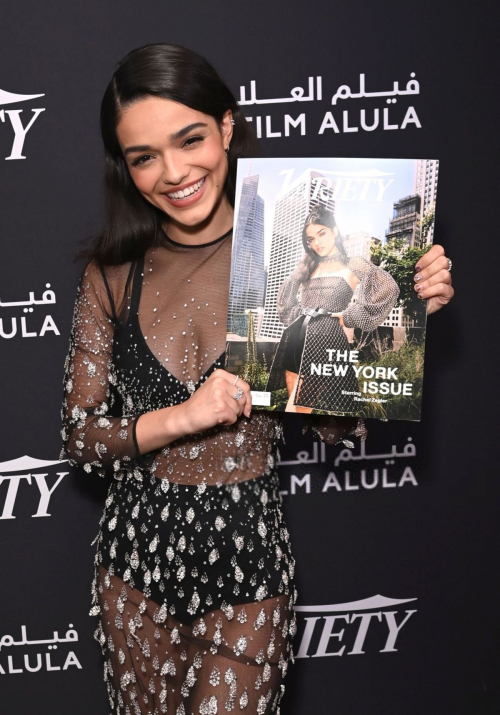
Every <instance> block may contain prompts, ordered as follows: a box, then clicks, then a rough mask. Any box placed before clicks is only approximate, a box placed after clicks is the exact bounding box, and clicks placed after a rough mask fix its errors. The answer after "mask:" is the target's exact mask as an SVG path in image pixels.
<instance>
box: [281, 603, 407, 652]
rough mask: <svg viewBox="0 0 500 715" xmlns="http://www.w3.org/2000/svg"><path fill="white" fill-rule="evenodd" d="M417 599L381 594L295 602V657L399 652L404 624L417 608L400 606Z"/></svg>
mask: <svg viewBox="0 0 500 715" xmlns="http://www.w3.org/2000/svg"><path fill="white" fill-rule="evenodd" d="M416 600H417V599H416V598H387V597H385V596H380V595H379V596H372V597H371V598H365V599H363V600H361V601H350V602H349V603H332V604H330V605H325V606H295V610H296V611H297V615H298V629H299V633H298V635H297V636H296V640H295V643H296V645H295V648H294V650H295V657H296V658H322V657H326V656H334V655H336V656H342V655H364V654H365V653H369V652H372V653H373V652H378V653H395V652H396V651H397V650H398V648H396V643H398V641H399V638H400V635H401V631H402V629H403V627H404V626H405V625H406V624H407V623H408V621H409V620H410V618H411V616H412V615H413V614H414V613H416V612H417V611H416V609H412V610H407V609H403V608H396V606H398V607H399V606H402V605H403V604H405V603H410V602H411V601H416ZM309 613H311V614H316V615H311V616H309V615H307V614H309ZM380 646H382V648H381V647H380Z"/></svg>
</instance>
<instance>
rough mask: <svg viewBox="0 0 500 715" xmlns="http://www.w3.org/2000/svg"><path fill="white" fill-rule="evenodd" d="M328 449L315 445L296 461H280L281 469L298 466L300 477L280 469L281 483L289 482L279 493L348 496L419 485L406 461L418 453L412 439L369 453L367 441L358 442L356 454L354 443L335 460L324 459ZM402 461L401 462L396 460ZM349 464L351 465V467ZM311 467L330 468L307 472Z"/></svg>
mask: <svg viewBox="0 0 500 715" xmlns="http://www.w3.org/2000/svg"><path fill="white" fill-rule="evenodd" d="M327 449H328V447H327V446H326V445H325V443H324V442H319V443H318V442H314V443H313V446H312V452H308V451H307V450H302V451H300V452H297V455H296V458H295V459H287V460H281V461H280V462H279V465H280V466H281V467H295V468H297V467H299V469H300V471H301V472H305V473H301V474H296V473H295V471H298V470H297V469H296V470H295V471H292V472H291V473H288V470H282V472H281V473H282V477H283V478H282V483H283V482H285V483H286V481H287V480H289V483H290V487H289V489H283V490H282V491H281V494H282V495H284V496H286V495H288V494H290V495H292V496H294V495H295V494H312V493H317V492H318V491H321V492H323V493H347V492H359V491H373V490H379V489H400V488H402V487H407V486H413V487H416V486H418V481H417V478H416V476H415V473H414V471H413V468H412V466H411V464H408V461H409V460H411V459H414V458H415V457H416V456H417V450H416V447H415V445H414V444H413V440H412V438H411V437H408V439H407V444H406V445H405V446H404V447H403V448H402V449H399V448H398V447H397V446H396V445H395V444H393V445H392V447H391V449H390V451H388V452H381V453H378V454H376V453H368V452H367V451H366V442H364V441H362V442H360V446H359V453H357V454H356V453H355V451H354V444H352V443H351V444H350V446H349V447H345V448H344V449H341V450H340V452H339V453H338V455H337V456H336V457H335V459H329V458H328V456H327ZM399 460H403V461H401V462H400V461H399ZM351 463H352V464H351ZM312 465H326V466H327V467H333V468H332V469H330V470H329V471H328V472H326V471H325V470H324V469H322V470H314V472H312V471H309V470H310V469H311V466H312Z"/></svg>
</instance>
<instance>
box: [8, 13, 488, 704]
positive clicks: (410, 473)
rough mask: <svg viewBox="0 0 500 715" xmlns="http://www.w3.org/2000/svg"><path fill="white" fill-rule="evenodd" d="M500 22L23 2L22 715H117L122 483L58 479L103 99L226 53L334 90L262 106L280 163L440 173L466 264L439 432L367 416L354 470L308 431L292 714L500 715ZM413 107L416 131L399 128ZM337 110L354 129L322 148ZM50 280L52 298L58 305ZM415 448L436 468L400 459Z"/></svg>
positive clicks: (227, 60) (18, 536)
mask: <svg viewBox="0 0 500 715" xmlns="http://www.w3.org/2000/svg"><path fill="white" fill-rule="evenodd" d="M496 7H497V5H496V3H493V2H489V3H485V2H483V3H479V4H471V3H465V2H460V1H456V2H454V3H448V2H445V1H444V0H434V1H433V2H427V1H425V2H422V1H421V2H416V3H401V2H396V0H387V1H386V2H385V3H380V2H371V1H369V0H364V2H361V1H359V0H354V1H351V2H343V3H340V2H338V0H337V1H335V2H330V3H323V2H320V1H319V0H309V1H308V2H298V1H297V0H288V2H286V3H285V2H281V3H276V2H263V1H262V0H253V2H251V3H240V2H235V1H234V0H233V2H229V0H212V2H209V3H207V2H200V1H199V0H191V2H189V3H173V2H166V1H163V2H158V1H157V0H149V1H148V2H137V0H136V1H135V2H131V1H130V0H123V1H122V2H118V0H105V2H102V1H101V2H96V0H87V1H86V2H85V3H81V4H76V3H67V2H62V0H45V2H43V3H36V2H33V1H32V2H26V1H25V0H16V2H12V3H8V4H7V3H4V5H3V9H2V22H1V27H0V58H1V60H0V68H1V71H0V90H3V92H12V93H16V94H28V95H32V94H43V96H42V97H39V98H35V99H31V100H26V101H20V100H18V101H16V102H12V103H10V104H9V103H7V99H8V97H7V96H6V95H5V94H2V93H0V99H1V100H2V101H0V171H1V177H2V183H1V194H0V207H1V218H2V223H1V231H2V233H1V240H2V244H1V246H2V253H1V255H2V261H1V266H0V303H2V305H1V306H0V318H1V319H2V323H1V331H0V333H1V334H0V348H1V366H2V369H1V372H0V390H1V393H0V395H1V404H0V410H1V412H0V414H1V420H2V423H1V424H2V432H1V434H2V441H1V446H0V475H1V476H0V512H1V513H0V522H1V523H0V534H1V554H2V558H1V578H2V582H1V583H2V587H1V589H0V614H1V620H0V645H1V647H0V702H1V705H0V712H1V713H2V715H14V714H15V715H28V714H30V715H31V714H32V713H35V712H36V713H41V714H42V715H45V714H47V715H48V714H49V713H50V715H59V714H60V715H62V714H63V713H68V712H71V713H72V714H73V715H80V714H82V715H83V713H85V714H87V713H89V712H92V714H93V715H101V714H102V715H104V714H105V713H107V712H108V708H107V702H106V697H105V691H104V685H103V684H102V682H101V679H102V675H101V656H100V652H99V648H98V646H97V644H96V643H95V642H94V641H93V639H92V632H93V627H94V623H93V621H92V619H91V618H90V617H89V616H88V615H87V612H88V608H89V605H90V581H91V577H92V558H93V551H94V547H93V546H91V541H92V539H93V538H94V536H95V534H96V533H97V530H98V520H99V517H100V513H101V509H102V503H103V499H104V494H105V483H104V482H102V481H100V480H99V479H96V478H89V477H88V476H87V475H86V474H84V473H83V472H80V471H78V470H74V469H71V468H69V467H68V466H67V464H64V463H63V464H57V457H58V453H59V449H60V440H59V409H60V401H61V379H62V366H63V361H64V357H65V354H66V350H67V343H68V333H69V327H70V321H71V315H72V306H73V300H74V296H75V289H76V284H77V281H78V278H79V275H80V272H81V269H82V266H81V265H78V264H77V263H74V262H73V257H74V254H75V249H76V248H77V247H78V244H79V242H80V241H81V240H84V239H86V238H88V237H89V236H91V235H92V234H93V233H94V232H95V231H96V230H97V228H98V227H99V217H100V211H101V183H100V180H101V162H102V150H101V145H100V139H99V132H98V112H99V104H100V100H101V96H102V93H103V91H104V88H105V85H106V84H107V81H108V80H109V77H110V75H111V73H112V70H113V67H114V64H115V63H116V62H117V61H118V60H119V59H120V58H121V57H122V56H123V55H124V54H126V53H127V52H128V51H129V50H130V49H132V48H134V47H137V46H140V45H142V44H145V43H148V42H160V41H161V42H164V41H166V42H176V43H179V44H185V45H187V46H189V47H192V48H193V49H195V50H197V51H198V52H200V53H201V54H204V55H205V56H207V57H208V58H209V59H210V60H211V61H212V62H213V64H214V65H215V66H216V67H217V68H218V69H219V71H220V73H221V74H222V76H223V77H224V78H225V79H226V80H227V81H228V83H229V84H230V85H231V87H232V88H233V90H234V92H235V94H236V95H237V96H239V88H240V86H241V85H244V86H245V87H246V91H247V96H248V92H249V86H250V81H252V80H255V81H256V87H257V94H258V96H259V97H260V98H265V97H267V98H270V97H282V98H283V97H286V96H289V93H290V90H291V88H292V87H295V86H297V85H299V86H302V87H306V86H307V78H308V77H309V76H318V75H320V76H322V80H323V98H322V100H321V101H319V100H316V101H314V102H311V103H309V104H302V105H300V107H299V109H295V108H294V106H293V105H292V104H279V103H278V104H271V105H262V106H260V107H259V106H248V107H246V110H247V111H246V113H247V116H251V117H253V118H254V122H256V117H257V116H261V117H263V119H262V126H263V127H264V128H265V126H266V120H265V117H266V116H270V117H271V120H270V122H271V127H272V131H273V132H278V131H281V132H282V134H283V135H282V136H281V137H272V138H269V137H268V138H266V137H265V136H264V137H263V139H262V155H263V156H294V155H295V156H360V157H363V156H366V157H423V158H437V159H439V160H440V179H439V191H438V201H437V221H436V232H435V238H436V241H439V242H441V243H443V244H444V245H445V247H446V249H447V252H448V254H449V255H450V256H452V258H453V262H454V268H453V276H454V281H455V285H456V287H457V289H458V295H457V297H456V299H455V300H454V301H453V303H452V305H451V306H450V307H449V308H447V309H446V310H444V311H442V312H441V313H439V314H438V315H436V316H433V317H432V318H431V319H430V320H429V325H428V342H427V357H426V359H427V362H426V376H425V389H424V404H423V417H422V422H421V423H420V424H415V423H391V424H383V423H371V424H370V425H369V428H370V436H369V441H368V443H367V447H366V452H367V455H366V456H365V458H364V459H359V460H352V457H353V456H359V445H357V446H356V448H355V450H354V452H352V453H351V454H350V459H348V457H349V455H348V454H347V453H344V454H343V456H342V453H341V452H340V448H335V447H328V448H326V450H322V449H321V447H320V446H318V445H315V444H314V443H313V442H312V441H311V439H310V438H309V439H308V438H304V437H302V436H300V435H299V434H297V433H296V430H297V427H296V425H295V423H294V422H293V420H292V421H289V424H288V439H287V444H286V446H285V447H284V448H283V450H282V460H283V461H285V462H292V463H291V464H290V463H289V464H283V465H282V467H281V474H282V480H283V492H284V498H285V506H286V512H287V517H288V522H289V526H290V530H291V532H292V538H293V546H294V550H295V556H296V559H297V562H298V580H299V587H300V595H299V605H300V607H301V608H302V609H304V608H306V609H308V608H309V609H310V610H309V611H308V610H301V611H300V612H299V616H300V617H299V632H298V635H297V640H296V643H295V648H296V651H297V652H298V655H299V656H300V657H298V658H297V660H296V664H295V665H294V666H293V668H292V676H291V678H290V679H289V682H288V688H287V694H286V696H285V700H284V706H283V711H284V712H285V713H287V714H288V713H294V715H295V714H298V715H306V713H311V712H314V713H318V715H322V714H326V713H334V712H335V713H343V714H345V715H347V714H349V715H358V714H359V715H360V714H363V715H365V714H366V715H368V714H370V715H371V714H377V713H391V714H392V713H397V714H398V715H399V713H405V715H413V714H415V715H416V714H418V715H420V714H421V713H426V714H427V715H434V714H437V713H440V714H443V713H453V715H462V714H463V715H466V714H467V715H469V714H472V713H473V714H474V715H475V714H482V713H489V712H498V710H496V708H495V704H496V707H497V708H498V705H499V676H498V672H499V671H498V667H499V665H500V663H499V657H498V646H497V643H498V639H499V637H500V628H499V620H498V615H497V613H498V605H497V600H498V598H497V589H498V585H499V581H500V579H499V574H498V558H497V552H498V546H499V538H498V537H499V529H498V523H497V522H498V496H499V486H498V469H497V461H498V450H495V445H496V443H497V442H498V437H497V432H498V423H497V421H496V412H497V410H496V400H498V391H497V390H496V389H495V388H496V381H497V372H498V371H497V369H496V365H497V352H496V348H497V345H498V338H497V329H496V317H497V315H496V311H495V310H494V304H495V299H496V294H497V280H498V279H497V273H496V267H497V264H498V256H499V254H498V249H497V241H498V235H499V231H498V219H497V216H498V202H497V201H496V191H497V180H498V179H497V164H496V162H495V159H496V157H495V150H496V149H497V147H496V146H495V143H496V141H497V134H498V131H497V127H496V125H497V116H498V102H497V100H496V96H494V95H495V78H496V76H497V72H498V65H496V66H495V65H494V62H495V57H494V53H493V50H492V48H495V47H496V38H495V35H494V30H495V24H496V23H495V17H494V13H495V12H496ZM411 72H415V73H416V78H417V79H418V81H419V83H420V93H419V95H418V96H415V97H410V98H402V99H401V98H399V100H398V103H397V104H396V105H391V106H390V107H389V112H390V123H391V124H396V125H398V127H399V128H398V129H384V128H383V127H382V125H381V126H379V127H378V128H377V129H375V130H374V131H371V132H367V131H363V130H362V129H359V131H357V132H345V131H343V124H342V122H343V112H344V111H348V113H349V115H348V122H349V126H358V127H359V125H360V121H359V113H360V109H361V108H364V109H366V110H367V111H368V110H369V113H371V112H372V111H373V110H374V109H375V108H379V109H380V114H381V116H382V111H383V108H387V104H386V103H385V102H386V100H385V99H384V98H378V99H373V98H371V99H361V100H360V99H357V100H356V99H351V100H345V101H344V103H343V104H342V101H339V102H338V103H337V105H336V106H332V105H331V103H330V100H331V97H332V95H333V94H334V92H335V91H336V90H337V88H338V87H339V86H340V85H343V84H347V85H349V86H350V87H352V88H353V91H355V88H357V86H358V84H359V75H360V74H361V73H364V74H365V75H366V82H367V88H369V89H370V91H385V90H387V89H390V88H391V87H392V86H393V82H394V81H398V82H399V84H400V86H401V87H402V86H404V85H405V84H406V82H407V80H408V79H409V77H410V73H411ZM409 106H413V107H414V111H415V113H416V115H417V116H418V120H419V123H420V125H421V127H420V128H419V127H418V126H417V125H416V124H415V123H410V124H408V126H406V128H404V129H401V124H402V122H403V117H404V116H405V113H406V111H407V109H408V107H409ZM42 108H43V110H44V111H43V112H38V113H37V112H34V111H33V110H35V109H42ZM19 110H22V111H21V113H19ZM329 111H331V112H332V116H333V118H334V119H335V121H336V123H337V126H338V128H339V132H338V133H337V132H335V131H333V130H332V129H330V130H325V131H324V132H323V133H322V134H319V133H318V132H319V128H320V126H321V123H322V120H323V118H324V117H325V114H326V113H327V112H329ZM302 112H304V113H305V114H306V119H305V121H306V132H305V134H304V135H301V133H300V130H299V129H298V128H297V129H293V128H292V129H291V131H290V136H289V137H286V136H284V131H283V126H284V115H285V114H290V116H291V117H292V118H294V119H296V118H297V117H298V115H299V114H300V113H302ZM35 115H37V116H36V119H35V120H34V122H33V124H32V126H31V128H30V129H29V131H28V133H27V134H26V137H25V141H24V146H23V149H22V155H23V156H24V157H25V158H24V159H16V158H12V159H8V157H10V156H11V155H12V153H14V155H15V154H16V152H17V154H19V153H20V150H19V146H20V145H19V141H20V137H19V136H18V144H17V148H15V151H14V152H13V141H14V127H15V126H16V121H17V122H19V121H20V122H21V124H22V126H24V127H26V125H27V124H28V122H29V120H30V119H31V118H32V117H34V116H35ZM370 115H371V114H370ZM17 129H18V135H19V131H20V129H19V126H17ZM264 133H265V132H264ZM47 284H50V290H52V291H53V292H54V294H55V303H50V302H43V298H42V296H43V294H44V291H46V290H48V288H47ZM30 293H33V296H30ZM47 296H49V294H46V297H47ZM32 298H33V299H34V300H38V301H42V302H41V303H38V305H37V304H35V303H33V301H32ZM23 302H24V303H26V305H24V306H22V305H18V306H16V305H12V304H13V303H23ZM5 303H8V304H10V305H4V304H5ZM29 303H31V305H30V306H29V307H27V305H28V304H29ZM47 316H50V318H47ZM43 326H45V327H43ZM14 328H15V329H16V331H17V332H15V334H13V335H12V337H4V336H8V335H9V334H11V333H13V331H14ZM409 439H410V440H411V442H412V444H414V445H415V448H416V456H412V455H410V454H409V453H406V454H405V453H404V452H403V449H404V446H405V445H406V444H407V443H408V440H409ZM298 453H300V454H299V455H298ZM306 453H307V454H306ZM23 455H26V456H25V457H24V459H23V460H21V458H22V457H23ZM297 455H298V456H297ZM16 460H17V461H16ZM43 460H44V461H45V462H44V461H43ZM351 460H352V463H350V462H351ZM46 462H48V464H47V463H46ZM384 470H385V472H384ZM61 475H63V476H61ZM308 475H309V476H308ZM58 480H59V483H58V484H57V486H54V485H55V484H56V483H57V482H58ZM50 490H53V491H52V492H51V493H50V494H49V492H50ZM37 515H38V516H37ZM375 596H380V597H379V598H378V599H377V598H373V597H375ZM382 597H383V598H382ZM367 599H370V600H367ZM389 599H396V602H395V603H393V602H392V601H390V600H389ZM410 599H414V600H410ZM360 601H361V603H359V602H360ZM356 602H358V603H356ZM321 606H322V607H323V608H320V607H321ZM314 609H316V610H314ZM411 612H412V613H411ZM370 614H373V615H370ZM408 614H409V615H408ZM405 619H407V620H406V621H405ZM70 624H71V626H70ZM398 628H399V630H398ZM365 631H366V635H365V637H363V636H364V634H365ZM391 633H392V636H391ZM332 634H333V635H332ZM9 636H10V638H9ZM75 636H76V637H77V640H73V639H74V638H75ZM395 636H397V637H396V640H395V642H394V637H395ZM37 641H38V642H37ZM40 641H41V642H40ZM343 646H345V648H344V649H342V648H343ZM352 651H354V652H352ZM38 666H40V667H38ZM29 668H31V669H32V670H33V671H35V672H30V670H29Z"/></svg>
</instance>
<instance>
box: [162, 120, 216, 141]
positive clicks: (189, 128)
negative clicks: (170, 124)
mask: <svg viewBox="0 0 500 715" xmlns="http://www.w3.org/2000/svg"><path fill="white" fill-rule="evenodd" d="M207 126H208V124H206V123H205V122H195V123H194V124H188V125H187V127H183V128H182V129H179V130H178V131H177V132H174V133H173V134H170V135H169V137H168V138H169V139H170V141H171V142H174V141H176V140H177V139H181V137H183V136H185V135H186V134H189V132H190V131H192V130H193V129H198V128H199V127H207Z"/></svg>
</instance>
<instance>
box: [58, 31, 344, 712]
mask: <svg viewBox="0 0 500 715" xmlns="http://www.w3.org/2000/svg"><path fill="white" fill-rule="evenodd" d="M101 126H102V134H103V139H104V144H105V148H106V184H105V186H106V216H105V225H104V231H103V233H102V234H101V236H99V237H98V240H97V242H96V244H95V246H94V248H93V250H92V251H91V253H90V258H91V261H90V262H89V264H88V265H87V267H86V269H85V272H84V275H83V278H82V281H81V284H80V289H79V295H78V298H77V303H76V309H75V316H74V321H73V331H72V336H71V345H70V352H69V355H68V360H67V363H66V376H65V400H64V407H63V412H64V427H63V438H64V442H65V447H64V454H65V456H66V457H67V458H69V459H70V461H71V462H72V463H80V464H83V468H84V469H85V470H86V471H87V472H92V471H95V472H97V473H98V474H101V475H103V476H104V475H105V474H106V472H109V473H110V474H112V475H113V477H114V478H113V479H112V480H111V484H110V488H109V494H108V498H107V500H106V505H105V509H104V513H103V516H102V521H101V530H100V532H99V535H98V538H97V542H98V545H97V553H96V558H95V575H94V581H93V603H92V610H91V613H92V614H93V615H95V616H98V617H99V623H98V628H97V631H96V637H97V639H98V640H99V643H100V644H101V647H102V652H103V655H104V659H105V660H104V662H105V666H104V674H105V679H106V682H107V686H108V693H109V698H110V703H111V707H112V710H113V713H115V714H116V715H118V714H120V715H132V713H133V714H134V715H137V714H141V713H142V714H143V715H150V714H152V713H154V714H155V715H157V714H158V713H167V712H168V713H171V714H172V715H188V714H189V715H190V714H191V713H196V715H198V714H200V715H210V714H211V713H217V712H222V710H227V711H231V710H233V709H235V708H238V709H239V710H241V709H243V710H245V711H246V712H250V713H260V714H261V715H263V714H264V713H271V712H276V711H277V710H278V709H279V702H280V700H281V697H282V695H283V691H284V686H283V684H282V681H283V677H284V676H285V673H286V671H287V668H288V664H289V662H290V660H291V658H292V650H291V639H292V636H293V634H294V632H295V628H296V626H295V613H294V603H295V600H296V591H295V583H294V559H293V556H292V553H291V547H290V539H289V534H288V530H287V528H286V525H285V523H284V519H283V514H282V512H281V507H280V496H279V482H278V475H277V471H276V462H277V459H276V447H277V442H278V438H279V436H280V434H281V423H280V420H279V418H278V417H276V416H275V415H272V414H263V413H257V414H251V396H250V389H249V386H248V385H247V384H246V383H245V382H243V381H242V380H241V379H239V378H236V379H235V378H234V376H233V375H230V374H229V373H228V372H226V371H225V370H224V369H223V368H224V364H225V361H224V354H225V339H226V324H227V300H228V293H229V286H228V283H229V270H230V263H231V238H232V220H233V200H234V181H235V169H236V160H237V158H238V157H239V156H242V155H247V156H248V155H251V154H252V153H253V144H254V140H253V137H252V135H251V130H250V128H249V125H248V123H247V122H246V120H245V118H244V117H243V115H242V114H241V111H240V109H239V107H238V105H237V104H236V101H235V100H234V97H233V96H232V94H231V93H230V91H229V90H228V88H227V87H226V86H225V84H224V83H223V82H222V81H221V80H220V78H219V77H218V76H217V75H216V73H215V71H214V70H213V69H212V68H211V67H210V66H209V65H208V64H207V63H206V61H205V60H203V59H202V58H201V57H199V56H198V55H195V54H194V53H192V52H189V51H188V50H185V49H183V48H179V47H173V46H170V45H153V46H147V47H144V48H141V49H139V50H137V51H135V52H133V53H131V54H130V55H129V56H128V57H127V58H125V60H124V61H123V62H122V63H120V65H119V67H118V69H117V71H116V72H115V75H114V76H113V79H112V81H111V83H110V85H109V87H108V89H107V90H106V94H105V96H104V100H103V104H102V113H101ZM355 425H356V422H355V421H350V422H348V423H346V424H336V423H332V424H329V425H327V426H326V428H325V431H326V432H327V434H328V436H329V439H330V440H331V441H336V440H337V439H338V438H339V437H341V436H343V435H344V434H345V433H346V432H348V431H349V430H351V429H353V428H354V427H355Z"/></svg>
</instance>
